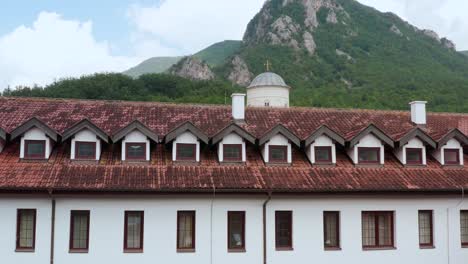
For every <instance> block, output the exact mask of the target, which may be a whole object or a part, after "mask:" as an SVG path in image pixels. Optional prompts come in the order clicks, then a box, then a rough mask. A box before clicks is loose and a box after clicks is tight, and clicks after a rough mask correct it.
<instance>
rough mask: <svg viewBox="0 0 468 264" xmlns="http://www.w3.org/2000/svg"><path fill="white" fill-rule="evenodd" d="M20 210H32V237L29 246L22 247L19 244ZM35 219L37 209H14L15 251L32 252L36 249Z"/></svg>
mask: <svg viewBox="0 0 468 264" xmlns="http://www.w3.org/2000/svg"><path fill="white" fill-rule="evenodd" d="M22 212H33V237H32V246H31V247H22V246H21V245H20V238H21V216H22ZM36 220H37V209H17V210H16V243H15V244H16V251H19V252H21V251H24V252H33V251H34V250H35V249H36Z"/></svg>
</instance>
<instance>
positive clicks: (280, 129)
mask: <svg viewBox="0 0 468 264" xmlns="http://www.w3.org/2000/svg"><path fill="white" fill-rule="evenodd" d="M277 134H281V135H283V136H284V137H285V138H287V139H288V140H289V141H291V142H292V143H294V145H296V146H298V147H300V146H301V139H300V138H299V137H297V136H296V135H294V134H293V133H292V132H291V131H290V130H289V129H287V128H286V127H285V126H283V125H281V124H279V125H277V126H275V127H273V128H272V129H270V130H269V131H268V132H266V133H265V134H264V135H263V136H262V137H261V138H260V140H259V144H260V145H263V144H265V143H266V142H267V141H269V140H270V139H271V138H272V137H274V136H276V135H277Z"/></svg>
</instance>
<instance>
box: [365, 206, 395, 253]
mask: <svg viewBox="0 0 468 264" xmlns="http://www.w3.org/2000/svg"><path fill="white" fill-rule="evenodd" d="M393 242H394V241H393V212H363V213H362V246H363V248H388V247H393V246H394V243H393Z"/></svg>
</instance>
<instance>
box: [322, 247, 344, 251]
mask: <svg viewBox="0 0 468 264" xmlns="http://www.w3.org/2000/svg"><path fill="white" fill-rule="evenodd" d="M325 251H341V247H325Z"/></svg>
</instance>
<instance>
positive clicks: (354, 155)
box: [347, 134, 385, 165]
mask: <svg viewBox="0 0 468 264" xmlns="http://www.w3.org/2000/svg"><path fill="white" fill-rule="evenodd" d="M360 147H361V148H380V164H381V165H383V164H384V160H385V157H384V152H385V149H384V145H383V144H382V142H381V141H380V139H378V138H377V137H376V136H374V135H372V134H368V135H366V136H364V137H363V138H362V139H361V140H360V141H359V143H357V144H356V145H354V146H353V147H352V148H350V149H348V151H347V153H348V156H349V157H350V158H351V160H352V161H353V163H354V164H358V162H359V159H358V148H360Z"/></svg>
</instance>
